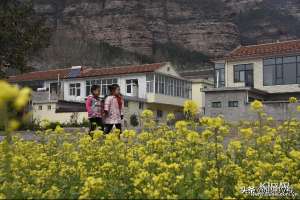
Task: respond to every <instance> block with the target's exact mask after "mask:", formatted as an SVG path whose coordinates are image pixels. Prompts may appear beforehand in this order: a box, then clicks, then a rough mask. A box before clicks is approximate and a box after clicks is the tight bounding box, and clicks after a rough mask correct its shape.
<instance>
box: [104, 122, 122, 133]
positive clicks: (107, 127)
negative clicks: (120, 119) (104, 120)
mask: <svg viewBox="0 0 300 200" xmlns="http://www.w3.org/2000/svg"><path fill="white" fill-rule="evenodd" d="M114 125H115V126H116V128H117V129H119V130H120V133H121V132H122V124H105V127H104V133H105V134H109V133H110V132H111V130H112V128H113V127H114Z"/></svg>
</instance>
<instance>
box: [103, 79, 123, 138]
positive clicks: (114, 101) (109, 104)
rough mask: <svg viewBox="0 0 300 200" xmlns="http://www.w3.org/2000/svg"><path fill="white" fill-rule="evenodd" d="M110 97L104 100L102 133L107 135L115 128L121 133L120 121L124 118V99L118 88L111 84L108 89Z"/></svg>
mask: <svg viewBox="0 0 300 200" xmlns="http://www.w3.org/2000/svg"><path fill="white" fill-rule="evenodd" d="M109 90H110V95H109V96H107V97H106V98H105V103H104V113H105V117H104V121H105V128H104V132H105V133H106V134H108V133H109V132H111V130H112V128H113V127H114V126H115V127H116V128H117V129H119V130H120V132H122V121H123V116H124V99H123V96H122V95H121V93H120V86H119V85H117V84H113V85H111V86H110V87H109Z"/></svg>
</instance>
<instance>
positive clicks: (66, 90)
mask: <svg viewBox="0 0 300 200" xmlns="http://www.w3.org/2000/svg"><path fill="white" fill-rule="evenodd" d="M72 83H80V90H81V91H80V97H75V96H70V94H69V89H70V84H72ZM63 91H64V100H65V101H75V102H78V101H81V102H83V101H84V100H85V97H86V81H85V80H64V81H63Z"/></svg>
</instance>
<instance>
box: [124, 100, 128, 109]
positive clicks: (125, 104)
mask: <svg viewBox="0 0 300 200" xmlns="http://www.w3.org/2000/svg"><path fill="white" fill-rule="evenodd" d="M124 107H126V108H128V107H129V102H128V101H127V100H125V101H124Z"/></svg>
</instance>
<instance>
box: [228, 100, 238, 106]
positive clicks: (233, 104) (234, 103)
mask: <svg viewBox="0 0 300 200" xmlns="http://www.w3.org/2000/svg"><path fill="white" fill-rule="evenodd" d="M239 103H240V102H239V101H228V108H238V107H239Z"/></svg>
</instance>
